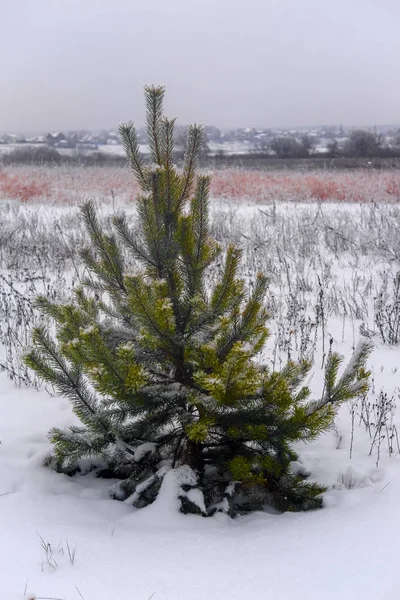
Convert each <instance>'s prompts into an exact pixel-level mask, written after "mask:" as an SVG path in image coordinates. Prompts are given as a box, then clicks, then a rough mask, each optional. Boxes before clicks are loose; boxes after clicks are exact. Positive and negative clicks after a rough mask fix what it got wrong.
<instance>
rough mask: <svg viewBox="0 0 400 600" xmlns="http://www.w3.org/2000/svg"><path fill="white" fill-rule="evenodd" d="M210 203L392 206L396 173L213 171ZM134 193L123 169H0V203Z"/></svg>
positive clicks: (399, 180) (397, 192) (398, 187)
mask: <svg viewBox="0 0 400 600" xmlns="http://www.w3.org/2000/svg"><path fill="white" fill-rule="evenodd" d="M212 175H213V177H212V185H211V194H212V196H213V197H214V198H223V199H227V200H232V201H242V200H244V201H249V202H255V203H259V204H261V203H269V202H273V201H277V202H316V201H317V202H324V201H325V202H398V201H399V200H400V172H397V171H369V170H358V171H353V172H350V173H349V172H339V171H325V172H324V171H315V172H312V173H301V172H281V171H275V172H267V171H246V170H240V169H237V170H222V171H215V172H214V173H213V174H212ZM137 192H138V189H137V186H136V184H135V181H134V179H133V176H132V174H131V173H130V171H129V169H124V168H112V167H100V168H99V167H90V168H78V167H56V168H51V167H28V166H25V167H6V168H3V169H0V200H1V199H9V200H18V201H20V202H29V201H40V202H50V203H62V204H75V203H77V202H79V201H82V200H84V199H87V198H90V197H94V198H96V199H98V200H100V201H101V200H104V201H112V199H113V198H115V199H116V200H120V201H123V202H131V201H133V200H134V199H135V196H136V194H137Z"/></svg>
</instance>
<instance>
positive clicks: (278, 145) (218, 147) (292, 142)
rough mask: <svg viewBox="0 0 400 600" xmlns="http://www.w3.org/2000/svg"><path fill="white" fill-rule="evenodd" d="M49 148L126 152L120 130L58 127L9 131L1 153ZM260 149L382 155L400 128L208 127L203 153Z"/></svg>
mask: <svg viewBox="0 0 400 600" xmlns="http://www.w3.org/2000/svg"><path fill="white" fill-rule="evenodd" d="M138 138H139V144H140V148H141V150H142V152H144V153H146V152H147V151H148V147H147V139H146V133H145V130H144V129H139V130H138ZM176 145H177V149H178V150H179V149H182V150H183V149H184V146H185V128H184V127H180V128H178V129H177V135H176ZM38 147H42V148H49V149H53V150H56V151H58V152H59V153H60V154H61V155H62V154H71V153H93V152H101V153H105V154H113V155H116V156H118V155H121V156H122V155H123V148H122V146H121V144H120V140H119V137H118V133H117V132H116V131H106V130H104V131H100V132H91V131H86V130H85V131H69V132H68V131H65V132H62V131H53V132H48V133H45V134H42V135H35V136H29V135H22V134H15V133H4V134H2V135H0V154H4V153H7V152H11V151H13V150H16V149H18V148H20V149H22V148H25V149H26V148H38ZM251 153H258V154H264V155H268V156H271V157H273V156H276V157H278V158H293V157H302V158H304V157H308V156H317V155H330V156H332V157H335V156H340V155H348V156H358V155H359V156H375V155H376V156H380V155H384V156H386V155H388V156H389V155H396V156H397V155H400V128H399V127H397V126H391V127H386V128H385V127H373V128H369V129H368V128H366V129H362V130H360V129H356V128H348V129H345V128H343V127H342V126H337V127H320V128H301V129H267V128H254V127H245V128H238V129H232V130H229V131H222V130H221V129H219V128H218V127H214V126H205V127H204V143H203V154H206V155H209V156H216V155H217V156H218V155H227V156H228V155H233V154H251Z"/></svg>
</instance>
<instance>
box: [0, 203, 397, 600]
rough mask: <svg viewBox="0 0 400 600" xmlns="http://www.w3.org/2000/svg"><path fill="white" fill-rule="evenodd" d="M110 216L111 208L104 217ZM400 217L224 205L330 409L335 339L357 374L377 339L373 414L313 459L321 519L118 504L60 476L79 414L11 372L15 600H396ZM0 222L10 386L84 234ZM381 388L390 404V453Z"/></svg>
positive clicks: (219, 229) (10, 588) (4, 478)
mask: <svg viewBox="0 0 400 600" xmlns="http://www.w3.org/2000/svg"><path fill="white" fill-rule="evenodd" d="M110 210H111V207H110V206H104V205H103V207H102V215H103V217H105V216H106V215H107V213H108V212H109V211H110ZM399 215H400V212H399V210H398V209H397V207H385V206H382V207H379V206H378V207H377V208H376V207H375V208H371V207H368V206H364V207H361V206H354V205H352V206H351V207H349V206H344V205H341V206H340V207H338V206H336V205H330V206H324V207H323V208H321V206H317V205H314V206H310V205H309V206H307V207H301V206H300V205H297V206H296V205H289V206H288V205H285V206H281V207H280V206H278V207H277V208H276V207H271V206H257V207H246V208H244V207H243V208H240V209H238V208H235V209H232V208H231V207H227V205H226V204H225V205H220V204H218V203H216V204H214V206H213V222H214V231H213V233H214V235H215V236H216V237H217V238H218V239H219V240H220V241H222V242H223V243H224V241H226V240H227V239H228V238H229V239H233V241H234V242H235V243H241V245H243V246H244V258H243V276H245V277H249V279H250V280H251V279H252V277H253V275H254V273H255V272H256V271H257V270H259V269H260V268H263V269H264V270H265V271H267V272H269V273H271V293H270V296H269V298H268V302H269V304H270V311H271V313H272V314H273V315H274V318H273V319H272V322H271V330H272V336H271V339H270V341H269V344H268V347H267V350H266V353H265V358H266V359H267V360H269V361H270V362H272V363H274V364H275V366H276V367H277V368H279V366H280V364H281V362H284V361H285V360H286V359H287V358H288V356H293V357H296V356H297V355H298V354H299V353H301V352H302V351H303V350H304V349H305V351H306V352H307V353H309V354H311V355H312V356H313V358H314V360H315V369H314V373H313V377H312V380H311V382H310V385H311V387H312V389H313V392H314V393H315V394H317V393H318V391H320V390H321V387H322V371H321V363H322V356H323V352H324V349H325V351H326V350H327V348H329V340H330V339H333V345H334V348H335V349H337V350H339V351H340V352H341V353H343V354H344V355H345V357H346V359H348V358H349V357H350V355H351V350H352V347H353V345H354V343H355V342H356V341H357V340H358V339H359V337H360V327H361V331H362V332H364V333H367V335H369V336H370V337H371V340H372V341H373V344H374V350H373V352H372V355H371V358H370V368H371V369H372V385H371V390H370V393H369V396H368V398H367V399H366V400H365V402H366V403H368V401H370V402H371V405H370V406H368V404H365V402H364V404H362V401H361V400H360V402H359V403H358V404H357V406H356V405H344V406H342V408H341V409H340V411H339V414H338V416H337V419H336V427H335V429H334V430H332V431H329V432H328V433H327V434H325V435H323V436H321V437H320V438H319V439H318V440H317V441H316V442H314V443H312V444H309V445H307V446H300V447H298V448H297V450H298V452H299V456H300V460H301V461H302V463H304V466H305V467H306V469H307V470H309V471H310V472H311V477H312V478H315V479H316V480H317V481H319V482H320V483H322V484H325V485H326V486H327V487H328V491H327V492H326V493H325V495H324V505H325V506H324V508H323V509H322V510H320V511H317V512H311V513H301V514H288V513H286V514H283V515H278V514H273V513H272V512H269V513H268V512H266V513H255V514H252V515H249V516H244V517H239V518H237V519H235V520H230V519H229V518H226V517H224V516H222V515H219V516H215V517H213V518H209V519H203V518H201V517H194V516H183V515H181V514H179V513H177V512H176V510H175V508H174V503H173V498H172V497H171V496H170V495H169V494H168V490H164V492H165V493H162V494H160V496H159V498H158V500H157V501H156V502H155V503H154V504H153V505H152V506H150V507H148V508H146V509H142V510H134V509H133V508H132V507H131V506H129V505H127V504H125V503H122V502H118V501H115V500H112V499H110V498H109V496H108V489H109V487H110V485H111V483H112V482H110V480H100V479H94V478H93V477H91V476H90V475H87V476H75V477H73V478H69V477H67V476H64V475H59V474H57V473H55V472H54V471H51V470H49V469H47V468H45V467H43V460H44V459H45V458H46V456H47V455H48V453H49V452H50V450H51V445H50V443H49V442H48V440H47V432H48V430H49V429H50V427H53V426H58V427H65V426H68V425H70V424H71V423H72V422H73V421H74V416H73V415H72V412H71V409H70V406H69V403H68V401H67V400H64V399H60V398H57V397H53V396H50V395H49V394H48V393H47V392H46V391H45V390H44V389H39V390H36V389H34V388H33V387H32V386H24V385H22V379H23V376H21V386H20V387H18V386H16V385H15V383H14V382H13V381H11V380H10V379H9V378H8V377H7V374H6V372H3V373H0V441H1V445H0V600H3V598H4V600H25V599H27V598H37V599H39V598H60V599H64V600H81V599H82V598H83V599H84V600H148V599H149V598H151V597H152V598H154V600H157V599H160V600H213V599H217V598H218V599H221V598H222V599H224V598H229V599H230V600H245V599H253V598H254V599H255V598H257V599H264V598H265V599H268V600H270V599H271V600H286V599H288V600H289V599H290V600H292V599H293V598H299V599H304V600H314V599H315V600H330V599H335V600H338V599H340V600H341V599H344V600H347V599H349V600H358V599H360V600H369V599H371V600H372V599H374V600H376V599H379V600H380V599H386V598H388V599H389V598H391V599H392V598H396V597H397V588H398V583H397V567H398V561H399V559H398V552H397V534H398V531H399V530H400V513H399V510H398V498H399V494H400V471H399V469H400V463H399V461H400V456H399V455H398V454H399V447H398V442H397V430H396V428H395V427H394V426H397V427H400V416H399V414H398V413H396V409H395V403H396V400H397V399H398V395H399V386H400V372H399V370H398V366H399V359H400V346H396V345H393V344H392V345H389V344H387V343H383V341H382V336H381V335H380V334H379V327H378V325H377V323H376V314H377V311H378V308H379V307H378V305H377V298H378V297H379V295H380V294H381V296H382V298H383V300H385V302H386V304H385V302H384V303H383V305H382V304H381V305H379V306H381V307H382V306H386V307H387V306H388V305H389V304H390V302H392V300H393V290H392V287H391V282H392V277H394V276H395V274H396V272H397V269H398V264H397V261H398V258H397V257H398V256H399V255H398V254H397V243H398V241H397V240H398V239H399V233H400V232H399V229H400V217H399ZM0 223H1V225H0V261H1V265H0V266H1V270H0V319H1V321H0V339H1V340H2V341H3V348H2V349H1V350H0V358H1V360H2V362H3V364H6V365H8V367H9V374H10V369H17V364H16V360H17V358H16V356H17V352H18V342H17V341H16V340H15V339H14V337H12V336H13V333H12V332H16V337H18V338H19V339H20V340H22V341H23V340H24V339H25V338H24V335H25V329H26V327H28V326H30V325H31V324H32V322H33V321H34V319H35V315H34V313H31V312H29V310H28V308H27V307H28V306H29V301H30V298H31V297H32V296H34V295H35V294H36V293H38V292H40V291H42V288H44V289H45V290H47V292H48V293H49V294H53V295H56V296H57V294H59V295H61V296H62V294H64V293H68V287H69V286H70V285H71V281H72V279H73V276H74V275H73V273H74V269H75V268H76V269H77V270H78V271H79V268H80V267H79V259H78V258H77V254H76V249H77V247H78V246H79V244H80V243H81V241H82V239H83V238H84V234H83V232H82V226H81V223H80V220H79V217H77V216H76V211H75V209H74V208H71V207H67V208H57V207H49V205H47V206H45V207H40V206H21V205H17V204H16V203H11V204H7V203H4V204H3V205H0ZM60 232H61V233H60ZM40 257H45V258H44V259H43V260H42V262H41V258H40ZM10 282H11V284H12V285H13V286H14V288H12V286H10ZM385 282H386V286H387V288H386V292H385ZM18 293H19V294H20V296H21V297H20V296H18ZM385 294H387V297H386V296H385ZM321 308H322V310H323V311H324V315H325V316H324V317H322V319H321ZM388 310H389V309H388ZM387 314H392V313H390V311H389V313H388V312H386V313H385V315H386V316H387ZM382 322H383V323H384V322H385V321H384V319H383V321H382ZM386 327H387V326H386ZM384 331H387V329H384ZM7 361H8V362H7ZM14 378H15V374H14ZM17 380H18V377H17ZM381 390H383V392H384V393H386V394H387V396H388V400H389V402H390V406H388V409H387V412H386V416H385V423H384V425H383V426H382V428H381V429H380V430H379V431H378V432H379V434H380V435H379V436H378V438H379V439H378V438H376V437H375V433H376V431H377V427H376V424H377V419H376V416H377V415H378V413H379V410H380V409H381V408H382V396H381V395H380V392H381ZM380 414H382V412H381V413H380ZM352 415H353V417H354V418H353V426H352ZM368 415H369V416H368ZM378 416H379V415H378ZM366 421H367V423H369V428H368V427H367V426H366ZM392 435H393V437H391V436H392ZM383 436H384V437H383ZM370 451H371V452H370ZM350 453H351V457H350Z"/></svg>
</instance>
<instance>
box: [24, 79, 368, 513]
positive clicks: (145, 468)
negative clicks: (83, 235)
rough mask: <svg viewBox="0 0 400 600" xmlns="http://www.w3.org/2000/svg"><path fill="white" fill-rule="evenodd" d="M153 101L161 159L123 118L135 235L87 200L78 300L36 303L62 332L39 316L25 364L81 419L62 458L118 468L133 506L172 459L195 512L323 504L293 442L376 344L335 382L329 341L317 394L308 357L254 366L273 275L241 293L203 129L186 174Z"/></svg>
mask: <svg viewBox="0 0 400 600" xmlns="http://www.w3.org/2000/svg"><path fill="white" fill-rule="evenodd" d="M145 97H146V103H147V129H148V138H149V147H150V159H151V162H150V164H149V163H147V162H145V161H144V160H143V158H142V157H141V155H140V153H139V147H138V140H137V136H136V131H135V128H134V126H133V124H132V123H128V124H124V125H121V127H120V135H121V138H122V140H123V144H124V147H125V150H126V154H127V157H128V159H129V162H130V165H131V168H132V170H133V173H134V175H135V177H136V179H137V181H138V182H139V185H140V188H141V194H140V195H139V196H138V198H137V201H136V206H137V220H138V231H136V232H134V231H133V230H132V228H131V227H130V225H129V222H128V219H127V217H126V216H124V215H123V216H114V217H113V233H106V232H105V231H104V230H103V229H102V227H101V226H100V225H99V222H98V219H97V216H96V211H95V208H94V205H93V203H90V202H89V203H87V204H85V205H84V206H83V207H82V208H81V212H82V217H83V219H84V222H85V225H86V229H87V232H88V236H89V241H90V243H89V245H88V247H87V248H84V249H83V250H82V252H81V257H82V260H83V263H84V265H85V266H86V268H87V270H88V271H89V272H90V277H88V278H87V279H86V280H83V281H82V285H81V286H80V287H79V288H78V289H76V290H75V292H74V297H73V299H72V300H71V302H70V303H69V304H65V305H59V304H54V303H52V302H50V301H49V300H48V299H46V298H44V297H42V298H39V299H38V306H39V307H40V309H41V311H42V313H43V315H45V316H47V318H48V319H50V322H52V323H53V325H54V326H55V331H56V334H55V337H54V336H52V335H51V333H50V330H48V329H47V328H46V327H45V326H42V327H39V328H36V329H35V330H34V332H33V344H32V349H31V350H30V351H29V352H28V354H27V355H26V363H27V364H28V365H29V366H30V367H31V368H32V369H33V370H34V371H36V373H37V374H38V375H39V376H40V377H41V378H42V379H43V380H44V381H46V382H47V383H49V384H51V385H52V386H53V387H54V389H55V390H56V391H57V393H59V394H61V395H63V396H66V397H67V398H69V400H70V401H71V403H72V405H73V409H74V412H75V414H76V415H77V417H78V418H79V420H80V422H81V424H82V425H81V426H79V427H78V426H73V427H70V428H69V429H68V430H61V429H53V430H52V431H51V432H50V438H51V441H52V442H53V444H54V448H55V452H54V456H53V458H52V461H51V462H52V464H53V466H54V467H55V468H57V469H58V470H59V471H62V472H66V473H70V474H72V473H74V472H76V471H77V470H79V469H80V468H81V465H82V461H81V459H83V458H86V459H89V462H91V464H92V467H93V468H96V470H97V473H98V475H99V476H104V477H117V478H119V480H120V483H119V484H118V485H116V486H114V488H113V491H112V494H113V495H114V496H115V497H116V498H118V499H124V500H125V499H127V498H129V499H130V501H131V502H132V504H133V505H135V506H137V507H142V506H146V505H147V504H149V503H151V502H152V501H153V500H154V499H155V498H156V496H157V493H158V490H159V489H160V486H161V485H162V481H163V478H164V476H165V474H166V473H167V472H171V470H175V472H176V473H177V474H178V475H179V476H178V477H177V482H178V483H177V485H178V491H177V493H178V495H179V499H180V502H181V510H182V511H184V512H197V513H200V514H203V515H210V514H213V513H214V512H215V511H225V512H227V513H229V514H231V515H234V514H236V513H238V512H240V513H242V512H246V511H250V510H255V509H262V508H263V507H264V506H265V505H267V504H270V505H271V504H272V505H273V506H275V507H276V508H278V509H279V510H293V511H295V510H305V509H310V508H316V507H319V506H321V504H322V501H321V493H322V491H323V488H322V487H321V486H319V485H317V484H315V483H310V482H308V481H306V480H305V478H304V476H301V475H299V474H295V473H293V472H292V471H291V463H292V462H293V461H295V460H296V458H297V456H296V453H295V452H294V450H293V443H294V442H298V441H301V440H303V441H309V440H312V439H314V438H315V437H316V436H318V435H319V434H320V433H321V432H322V431H324V430H326V429H327V428H328V427H329V426H330V424H331V423H332V421H333V419H334V416H335V410H336V407H337V406H338V405H339V404H340V403H341V402H343V401H345V400H348V399H350V398H353V397H355V396H357V395H358V394H361V393H363V392H365V390H366V387H367V378H368V373H367V372H366V371H365V369H364V365H365V361H366V358H367V354H368V350H369V348H368V346H367V345H365V344H361V345H360V346H359V348H358V349H357V350H356V352H355V354H354V356H353V359H352V361H351V362H350V364H349V366H348V367H347V369H345V371H344V373H343V374H342V376H341V377H340V378H339V377H338V370H339V367H340V363H341V358H340V357H339V356H338V355H337V354H335V353H333V352H332V353H330V355H329V358H328V361H327V365H326V375H325V386H324V392H323V395H322V397H321V398H320V399H319V400H317V401H310V399H309V397H310V391H309V389H308V388H307V386H305V385H304V381H305V379H306V377H307V374H308V373H309V370H310V367H311V365H310V364H309V363H307V362H305V361H302V362H299V363H294V362H291V363H289V364H288V365H287V366H286V368H284V369H283V370H282V371H280V372H273V371H271V370H270V369H269V368H268V367H267V366H265V365H260V364H258V363H256V361H255V360H254V358H255V357H256V356H257V355H258V354H259V352H260V350H261V349H262V348H263V347H264V344H265V342H266V339H267V337H268V329H267V327H266V323H267V321H268V315H267V313H266V310H265V308H264V306H263V299H264V296H265V294H266V291H267V284H268V281H267V278H266V277H265V276H264V275H261V274H259V275H258V276H257V279H256V281H255V283H254V285H253V287H252V291H249V290H248V289H246V286H245V283H244V281H243V280H241V279H240V278H239V276H238V268H239V263H240V260H241V251H240V249H238V248H235V247H233V246H232V245H229V246H228V247H227V248H226V249H225V250H223V249H222V248H221V247H220V246H219V245H218V244H217V243H216V242H215V241H214V240H213V239H211V237H210V231H209V186H210V180H209V178H208V177H206V176H203V175H201V176H197V175H196V163H197V157H198V153H199V150H200V148H201V140H202V129H201V127H199V126H196V125H193V126H191V127H189V129H188V137H187V150H186V156H185V161H184V165H183V168H181V169H180V170H178V169H177V168H176V167H175V166H174V164H173V160H174V120H169V119H167V118H165V117H164V115H163V97H164V89H163V88H161V87H148V88H146V89H145ZM132 258H133V259H134V262H135V264H136V265H139V266H140V267H141V268H140V269H137V271H136V272H135V271H134V270H132V268H131V263H132V261H131V262H130V260H129V259H132ZM218 264H220V265H221V266H220V268H219V271H218V273H219V275H218V280H217V281H216V282H215V283H210V278H207V277H208V274H209V272H210V267H212V265H214V269H215V268H216V265H218Z"/></svg>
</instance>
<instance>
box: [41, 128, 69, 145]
mask: <svg viewBox="0 0 400 600" xmlns="http://www.w3.org/2000/svg"><path fill="white" fill-rule="evenodd" d="M64 140H66V137H65V135H64V134H63V133H61V132H60V131H53V132H52V133H48V134H47V135H46V142H47V143H48V144H49V146H54V145H55V144H59V143H60V142H62V141H64Z"/></svg>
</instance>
